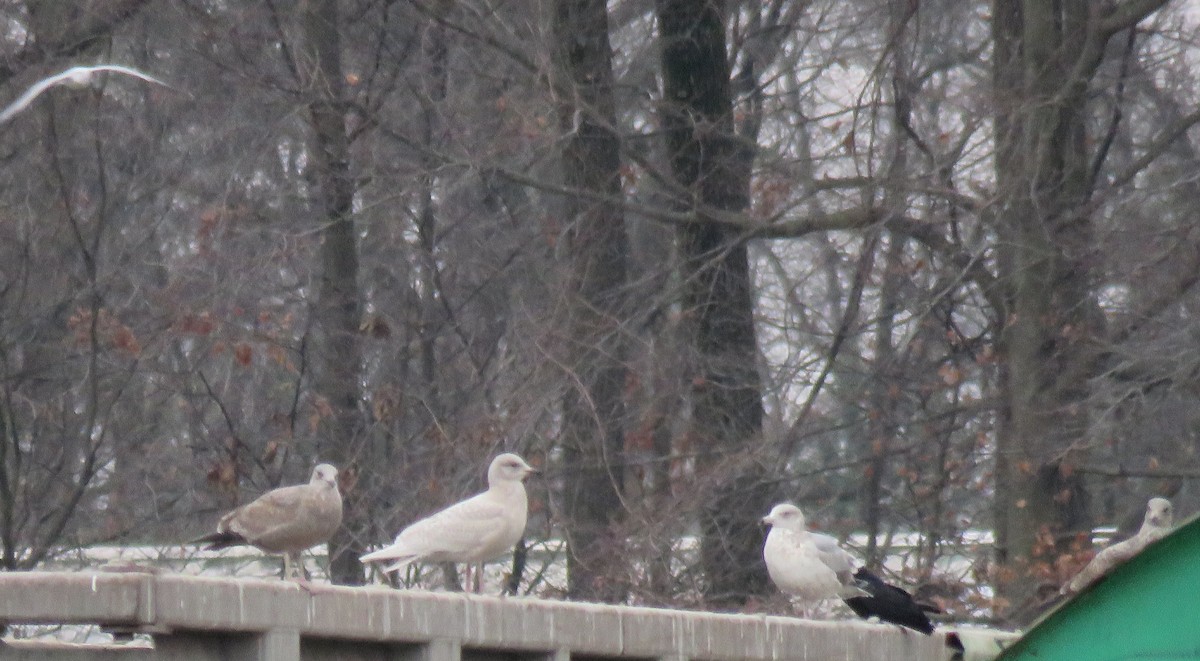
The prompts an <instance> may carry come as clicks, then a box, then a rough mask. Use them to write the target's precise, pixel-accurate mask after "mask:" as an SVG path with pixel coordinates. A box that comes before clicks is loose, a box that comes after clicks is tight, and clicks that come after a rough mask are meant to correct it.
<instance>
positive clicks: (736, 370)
mask: <svg viewBox="0 0 1200 661" xmlns="http://www.w3.org/2000/svg"><path fill="white" fill-rule="evenodd" d="M656 8H657V15H658V26H659V37H660V40H661V42H662V44H661V52H662V77H663V107H662V109H661V121H662V129H663V133H664V137H665V140H666V149H667V156H668V158H669V160H670V164H671V170H672V173H673V175H674V177H675V179H676V181H677V182H678V184H679V185H680V187H681V188H682V189H684V190H686V191H687V192H688V194H689V195H690V198H688V199H680V200H679V202H680V204H681V205H687V206H690V207H691V208H692V210H693V211H694V212H695V213H696V220H695V222H694V223H690V224H688V225H686V226H683V227H682V228H681V229H680V230H679V234H678V240H679V247H680V253H681V255H680V256H681V261H682V269H683V273H682V278H681V280H682V281H683V282H684V283H686V284H685V286H684V293H683V305H684V310H685V315H687V316H688V317H689V318H690V320H691V323H692V324H693V327H694V335H693V342H694V347H695V351H696V357H697V364H698V365H699V373H697V374H696V375H695V376H694V378H693V383H694V384H695V387H694V389H693V393H692V394H693V398H694V407H693V409H694V412H695V413H694V418H693V420H692V425H693V430H692V432H693V435H694V437H695V438H697V440H698V442H699V443H700V445H701V446H702V447H701V452H700V456H701V457H702V458H703V459H702V462H701V466H700V469H701V470H700V472H701V474H702V475H709V476H712V477H713V478H715V480H714V483H715V484H717V485H719V486H717V487H715V489H714V490H713V492H712V494H711V495H710V497H709V499H708V501H707V503H706V504H705V507H704V513H703V516H702V521H701V534H702V541H701V564H702V565H703V569H704V572H705V576H706V579H707V583H706V590H707V593H706V595H705V596H706V598H707V599H708V601H709V602H710V603H712V604H713V605H715V606H737V605H739V604H742V603H744V602H745V600H746V599H747V598H748V597H749V596H750V595H752V594H757V593H761V592H763V591H764V590H765V589H766V572H765V570H764V569H763V567H762V547H761V545H762V534H761V532H760V531H759V530H758V526H757V522H758V519H759V517H761V516H762V515H763V513H764V512H765V511H766V509H767V506H768V504H769V500H770V494H769V493H768V491H767V488H766V487H765V484H767V481H765V480H763V479H762V477H763V476H762V474H761V473H762V468H761V467H759V466H757V465H751V464H752V462H747V461H744V459H745V458H746V457H749V456H750V451H752V450H753V448H754V447H755V445H756V444H758V443H759V442H760V436H759V435H760V432H761V431H762V419H763V408H762V398H761V384H760V383H759V375H758V371H757V367H756V365H757V345H756V342H755V332H754V320H753V312H754V310H753V292H752V291H751V282H750V268H749V262H748V259H747V254H746V242H745V240H744V238H743V237H741V236H739V234H738V233H737V232H736V231H734V230H733V229H731V228H730V227H729V226H728V225H722V224H719V223H716V222H712V221H710V220H708V219H706V218H705V217H704V208H715V209H720V210H723V211H741V210H744V209H746V208H747V206H748V205H749V193H750V188H749V181H750V165H751V162H752V160H753V157H754V152H753V148H752V147H751V146H749V145H747V144H743V143H742V142H741V141H740V140H738V138H737V137H736V136H735V133H734V126H733V118H732V105H733V100H732V93H731V89H730V80H729V63H728V60H727V57H726V53H725V27H724V23H723V20H724V11H723V3H720V2H695V1H692V0H658V2H657V3H656ZM681 197H682V196H681ZM739 454H740V456H738V455H739Z"/></svg>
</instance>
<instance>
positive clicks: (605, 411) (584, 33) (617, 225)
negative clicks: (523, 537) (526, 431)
mask: <svg viewBox="0 0 1200 661" xmlns="http://www.w3.org/2000/svg"><path fill="white" fill-rule="evenodd" d="M554 19H555V20H554V29H555V41H556V43H557V48H558V57H559V61H560V65H561V67H562V70H563V73H564V78H565V79H566V80H565V81H564V82H565V83H566V85H565V87H568V89H569V92H568V93H567V94H566V95H564V96H566V98H564V99H563V103H562V104H561V105H560V106H559V115H560V118H561V123H562V127H563V129H564V130H565V131H570V134H569V137H568V138H567V139H566V141H565V144H564V147H563V155H562V157H563V164H564V168H563V169H564V173H563V176H564V179H565V183H566V184H567V185H568V186H570V187H573V188H586V189H591V190H594V191H596V192H597V193H601V194H603V195H605V196H607V199H606V200H605V201H602V202H594V201H587V200H582V199H580V198H577V197H572V198H569V199H567V200H565V202H564V204H565V206H566V209H565V210H564V211H565V213H564V216H565V217H566V218H567V219H569V221H568V222H570V225H571V230H570V231H569V232H568V233H567V240H568V252H569V260H570V264H569V276H568V281H567V291H566V295H567V298H568V301H567V305H566V306H564V309H565V310H566V311H567V314H568V315H569V318H568V319H567V320H566V324H565V327H566V328H568V329H570V330H569V332H568V334H567V335H566V338H565V339H566V342H567V343H569V346H568V349H567V354H568V358H567V363H566V364H567V365H569V366H570V368H571V369H572V370H573V372H574V373H573V374H572V375H569V376H568V379H567V380H568V382H569V383H572V384H573V385H572V387H570V389H569V390H568V391H567V394H566V396H565V398H564V400H563V432H562V444H563V470H564V473H565V474H566V475H567V476H568V478H567V480H566V482H565V485H566V486H565V493H564V500H565V508H566V520H567V529H566V535H567V545H568V550H569V555H568V557H567V574H568V579H569V580H568V594H569V596H570V597H571V598H573V599H584V600H596V601H609V602H618V601H621V600H623V599H624V597H625V594H626V592H627V589H628V585H627V583H626V582H625V581H623V580H619V579H618V580H615V581H614V580H613V579H614V577H620V576H622V572H620V571H617V570H616V568H617V567H619V566H620V565H621V564H622V563H623V561H624V560H625V553H624V551H623V546H624V542H623V539H624V533H623V531H622V530H621V528H620V525H619V524H620V521H621V519H622V512H623V510H622V507H621V498H620V491H621V478H622V474H623V471H624V467H623V465H622V463H621V462H620V461H619V458H620V457H621V455H622V450H623V443H624V418H625V405H624V402H623V400H622V391H623V389H624V385H625V377H626V368H625V363H624V358H625V356H626V355H627V351H626V348H625V339H624V337H625V334H624V331H622V330H621V326H622V320H623V318H624V315H625V303H624V288H625V284H626V283H625V278H626V276H625V272H626V266H625V255H626V254H627V252H628V245H627V238H626V235H625V219H624V215H623V213H622V210H621V206H620V196H621V180H620V172H619V168H620V165H621V161H620V143H619V139H618V137H617V134H616V132H615V130H614V126H615V125H616V112H615V110H614V101H613V73H612V48H611V46H610V45H609V40H608V13H607V9H606V3H605V0H558V1H557V3H556V5H555V16H554Z"/></svg>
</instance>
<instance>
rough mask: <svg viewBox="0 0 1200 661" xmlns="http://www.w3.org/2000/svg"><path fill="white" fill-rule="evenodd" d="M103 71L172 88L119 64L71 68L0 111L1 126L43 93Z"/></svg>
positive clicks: (83, 81) (41, 82)
mask: <svg viewBox="0 0 1200 661" xmlns="http://www.w3.org/2000/svg"><path fill="white" fill-rule="evenodd" d="M103 71H109V72H112V73H123V74H125V75H127V76H133V77H134V78H141V79H142V80H144V81H146V82H148V83H154V84H155V85H162V86H163V87H171V86H170V85H168V84H166V83H164V82H163V81H161V80H159V79H157V78H155V77H154V76H150V75H148V74H144V73H142V72H141V71H138V70H137V69H131V68H129V67H125V66H121V65H119V64H97V65H95V66H90V67H71V68H70V69H67V70H66V71H60V72H59V73H56V74H54V75H53V76H49V77H46V78H43V79H41V80H39V81H38V82H36V83H34V84H33V85H32V86H30V88H29V89H27V90H25V93H24V94H22V95H21V96H20V97H19V98H18V99H17V100H16V101H13V102H12V103H10V104H9V105H8V107H7V108H5V109H4V110H2V111H0V124H3V123H5V122H7V121H8V120H10V119H12V118H13V116H14V115H16V114H17V113H19V112H21V111H22V110H24V109H25V108H26V106H28V105H29V104H30V103H33V100H34V99H36V98H37V97H38V96H39V95H41V93H42V92H45V91H46V90H48V89H50V88H51V87H54V86H55V85H75V86H82V85H86V84H88V83H89V82H91V80H92V74H94V73H98V72H103ZM172 89H174V88H172Z"/></svg>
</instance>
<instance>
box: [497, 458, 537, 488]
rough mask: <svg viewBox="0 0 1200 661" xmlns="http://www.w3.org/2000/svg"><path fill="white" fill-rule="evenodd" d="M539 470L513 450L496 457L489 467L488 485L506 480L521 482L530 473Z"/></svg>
mask: <svg viewBox="0 0 1200 661" xmlns="http://www.w3.org/2000/svg"><path fill="white" fill-rule="evenodd" d="M536 472H538V471H537V469H536V468H534V467H533V466H530V465H529V464H527V463H525V460H524V459H522V458H520V457H518V456H517V455H515V454H513V453H511V452H505V453H504V454H502V455H500V456H498V457H496V458H495V459H493V460H492V465H491V466H489V467H488V486H492V485H496V484H501V483H504V482H520V481H521V480H524V479H525V478H526V476H528V475H529V474H530V473H536Z"/></svg>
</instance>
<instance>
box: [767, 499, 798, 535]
mask: <svg viewBox="0 0 1200 661" xmlns="http://www.w3.org/2000/svg"><path fill="white" fill-rule="evenodd" d="M762 522H763V523H765V524H766V525H768V526H774V527H777V528H782V529H784V530H795V531H801V530H804V527H805V525H807V524H806V522H805V520H804V512H801V511H800V508H799V507H796V506H795V505H793V504H791V503H780V504H778V505H776V506H775V507H772V508H771V512H770V513H769V514H767V515H766V516H764V517H763V518H762Z"/></svg>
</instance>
